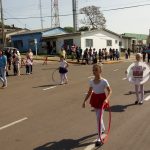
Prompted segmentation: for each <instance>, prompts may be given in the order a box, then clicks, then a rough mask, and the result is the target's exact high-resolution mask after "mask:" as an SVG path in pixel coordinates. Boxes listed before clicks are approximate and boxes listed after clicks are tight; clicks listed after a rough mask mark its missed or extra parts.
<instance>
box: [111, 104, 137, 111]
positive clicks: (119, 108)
mask: <svg viewBox="0 0 150 150" xmlns="http://www.w3.org/2000/svg"><path fill="white" fill-rule="evenodd" d="M134 105H135V104H134V103H133V104H128V105H114V106H111V107H110V109H111V112H124V111H126V109H127V108H128V107H129V106H134Z"/></svg>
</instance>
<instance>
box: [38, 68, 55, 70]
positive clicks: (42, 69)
mask: <svg viewBox="0 0 150 150" xmlns="http://www.w3.org/2000/svg"><path fill="white" fill-rule="evenodd" d="M55 69H57V68H42V69H41V70H55Z"/></svg>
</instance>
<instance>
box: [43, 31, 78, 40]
mask: <svg viewBox="0 0 150 150" xmlns="http://www.w3.org/2000/svg"><path fill="white" fill-rule="evenodd" d="M79 35H81V33H80V32H75V33H66V34H65V33H64V34H58V35H51V36H44V37H43V39H53V38H56V36H57V38H59V37H69V36H79Z"/></svg>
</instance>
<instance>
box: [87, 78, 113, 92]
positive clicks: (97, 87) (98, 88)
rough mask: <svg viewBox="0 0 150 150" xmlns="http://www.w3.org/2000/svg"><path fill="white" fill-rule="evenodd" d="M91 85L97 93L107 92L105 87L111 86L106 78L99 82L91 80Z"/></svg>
mask: <svg viewBox="0 0 150 150" xmlns="http://www.w3.org/2000/svg"><path fill="white" fill-rule="evenodd" d="M89 83H90V87H92V89H93V92H94V93H95V94H101V93H105V88H107V87H110V85H109V83H108V81H107V80H106V79H103V78H102V79H101V80H100V82H99V83H98V84H95V83H94V80H90V82H89Z"/></svg>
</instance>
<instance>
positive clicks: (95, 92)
mask: <svg viewBox="0 0 150 150" xmlns="http://www.w3.org/2000/svg"><path fill="white" fill-rule="evenodd" d="M101 73H102V69H101V66H100V65H98V64H95V65H93V74H94V76H95V78H94V79H93V80H90V83H89V84H90V87H89V91H88V94H87V96H86V97H85V100H84V102H83V104H82V107H83V108H85V104H86V101H87V100H88V98H89V97H91V98H90V104H91V106H92V107H94V109H95V112H96V118H97V131H98V138H97V141H96V143H95V146H100V145H102V142H101V141H100V135H99V134H100V133H99V131H100V132H101V133H103V132H105V126H104V122H103V111H102V117H101V129H99V120H100V112H101V109H102V106H103V104H105V103H106V104H107V103H108V101H109V98H110V95H111V93H112V90H111V88H110V85H109V83H108V81H107V80H106V79H104V78H102V76H101ZM105 90H106V91H107V94H106V93H105Z"/></svg>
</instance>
